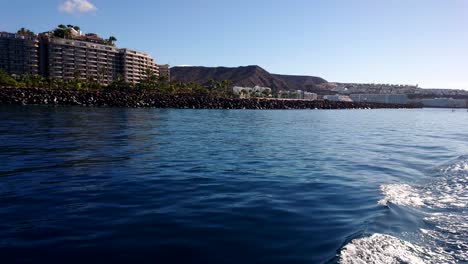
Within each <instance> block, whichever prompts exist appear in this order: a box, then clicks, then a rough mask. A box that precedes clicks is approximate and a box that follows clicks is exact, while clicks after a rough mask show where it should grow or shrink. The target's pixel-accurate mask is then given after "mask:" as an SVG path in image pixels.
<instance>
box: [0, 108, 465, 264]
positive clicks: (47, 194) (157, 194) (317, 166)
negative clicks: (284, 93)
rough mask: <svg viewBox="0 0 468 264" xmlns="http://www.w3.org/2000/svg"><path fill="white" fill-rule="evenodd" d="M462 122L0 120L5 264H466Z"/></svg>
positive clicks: (169, 116) (385, 113)
mask: <svg viewBox="0 0 468 264" xmlns="http://www.w3.org/2000/svg"><path fill="white" fill-rule="evenodd" d="M467 124H468V112H466V110H457V111H455V112H452V110H451V109H404V110H403V109H402V110H398V109H393V110H298V111H296V110H288V111H283V110H276V111H269V110H260V111H258V110H188V109H187V110H177V109H151V108H145V109H130V108H91V107H89V108H85V107H65V106H62V107H50V106H8V105H2V106H0V262H1V263H468V209H467V208H468V205H467V203H468V130H467V129H466V127H467Z"/></svg>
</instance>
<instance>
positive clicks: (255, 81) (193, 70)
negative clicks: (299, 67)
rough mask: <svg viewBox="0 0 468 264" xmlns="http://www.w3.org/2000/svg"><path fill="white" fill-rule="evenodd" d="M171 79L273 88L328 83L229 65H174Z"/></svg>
mask: <svg viewBox="0 0 468 264" xmlns="http://www.w3.org/2000/svg"><path fill="white" fill-rule="evenodd" d="M171 79H172V80H175V81H182V82H197V83H200V84H203V85H206V84H208V83H209V81H210V80H211V79H213V80H217V81H223V80H229V81H231V84H232V85H233V86H234V85H237V86H249V87H253V86H255V85H259V86H264V87H270V88H272V89H273V90H276V91H278V90H298V89H302V90H313V89H312V88H313V87H314V88H315V86H314V85H316V84H321V83H326V81H325V80H323V79H321V78H318V77H312V76H292V75H279V74H271V73H269V72H267V71H266V70H264V69H263V68H261V67H259V66H244V67H237V68H228V67H197V66H189V67H172V68H171Z"/></svg>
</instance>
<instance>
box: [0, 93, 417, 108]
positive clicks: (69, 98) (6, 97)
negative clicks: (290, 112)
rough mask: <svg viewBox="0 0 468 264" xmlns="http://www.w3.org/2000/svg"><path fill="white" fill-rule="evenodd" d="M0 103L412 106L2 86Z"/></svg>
mask: <svg viewBox="0 0 468 264" xmlns="http://www.w3.org/2000/svg"><path fill="white" fill-rule="evenodd" d="M0 104H17V105H18V104H19V105H29V104H45V105H82V106H99V107H105V106H108V107H156V108H181V109H184V108H193V109H362V108H413V107H414V106H411V105H392V104H375V103H353V102H329V101H306V100H280V99H235V98H220V97H210V96H203V95H192V94H182V95H162V94H147V93H143V92H123V91H114V92H86V91H69V90H46V89H38V88H3V89H0Z"/></svg>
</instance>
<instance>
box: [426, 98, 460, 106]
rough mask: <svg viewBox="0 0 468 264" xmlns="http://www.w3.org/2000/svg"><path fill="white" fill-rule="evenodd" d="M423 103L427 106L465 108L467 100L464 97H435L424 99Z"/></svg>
mask: <svg viewBox="0 0 468 264" xmlns="http://www.w3.org/2000/svg"><path fill="white" fill-rule="evenodd" d="M421 103H422V104H423V105H424V106H425V107H441V108H465V107H467V101H466V100H464V99H453V98H435V99H423V100H421Z"/></svg>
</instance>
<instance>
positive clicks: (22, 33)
mask: <svg viewBox="0 0 468 264" xmlns="http://www.w3.org/2000/svg"><path fill="white" fill-rule="evenodd" d="M16 34H18V35H20V36H25V37H26V36H32V35H34V32H32V31H31V30H29V29H27V28H24V27H23V28H21V29H20V30H18V32H16Z"/></svg>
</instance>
